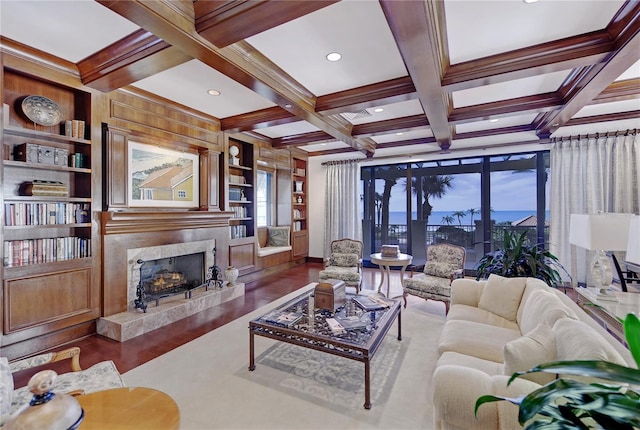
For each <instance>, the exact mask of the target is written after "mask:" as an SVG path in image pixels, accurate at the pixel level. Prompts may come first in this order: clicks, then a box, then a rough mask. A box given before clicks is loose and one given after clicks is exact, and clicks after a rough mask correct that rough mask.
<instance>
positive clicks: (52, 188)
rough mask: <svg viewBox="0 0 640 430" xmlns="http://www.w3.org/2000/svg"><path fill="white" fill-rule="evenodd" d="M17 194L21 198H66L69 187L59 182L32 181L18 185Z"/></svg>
mask: <svg viewBox="0 0 640 430" xmlns="http://www.w3.org/2000/svg"><path fill="white" fill-rule="evenodd" d="M18 193H19V194H20V195H21V196H40V197H66V196H68V195H69V186H68V185H67V184H64V183H62V182H60V181H41V180H36V179H34V180H33V181H27V182H23V183H21V184H20V186H19V187H18Z"/></svg>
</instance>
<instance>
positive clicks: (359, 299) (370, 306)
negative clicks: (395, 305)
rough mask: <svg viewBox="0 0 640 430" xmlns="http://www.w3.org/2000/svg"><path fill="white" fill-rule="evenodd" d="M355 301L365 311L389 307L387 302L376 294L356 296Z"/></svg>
mask: <svg viewBox="0 0 640 430" xmlns="http://www.w3.org/2000/svg"><path fill="white" fill-rule="evenodd" d="M353 301H354V302H356V304H357V305H358V306H359V307H360V308H361V309H363V310H365V311H378V310H381V309H386V308H388V307H389V304H388V303H387V302H385V301H384V300H383V299H381V298H379V297H376V296H355V297H354V298H353Z"/></svg>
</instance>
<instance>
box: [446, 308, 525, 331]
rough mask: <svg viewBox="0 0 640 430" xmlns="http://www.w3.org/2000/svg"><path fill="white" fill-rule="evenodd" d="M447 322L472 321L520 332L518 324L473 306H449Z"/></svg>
mask: <svg viewBox="0 0 640 430" xmlns="http://www.w3.org/2000/svg"><path fill="white" fill-rule="evenodd" d="M449 320H463V321H473V322H477V323H482V324H489V325H494V326H496V327H504V328H508V329H511V330H517V331H520V329H519V328H518V324H516V323H515V322H512V321H508V320H506V319H504V318H502V317H501V316H499V315H496V314H494V313H491V312H489V311H485V310H484V309H479V308H477V307H475V306H468V305H462V304H457V305H453V306H451V308H450V309H449V313H448V314H447V321H449Z"/></svg>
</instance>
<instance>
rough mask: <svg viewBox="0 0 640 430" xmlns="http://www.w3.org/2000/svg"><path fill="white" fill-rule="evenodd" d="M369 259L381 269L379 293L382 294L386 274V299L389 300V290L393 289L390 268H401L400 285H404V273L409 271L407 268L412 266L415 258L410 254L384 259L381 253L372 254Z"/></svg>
mask: <svg viewBox="0 0 640 430" xmlns="http://www.w3.org/2000/svg"><path fill="white" fill-rule="evenodd" d="M369 258H371V262H372V263H373V264H377V265H378V266H379V267H380V274H381V277H380V284H378V293H381V294H382V292H381V291H380V290H381V289H382V284H384V281H385V273H386V275H387V276H386V280H387V295H386V297H387V298H389V290H390V288H391V271H390V267H401V269H400V284H402V280H403V279H404V272H405V270H406V269H407V266H408V265H410V264H411V261H412V260H413V256H411V255H409V254H402V253H400V254H398V256H397V257H383V256H382V254H381V253H379V252H378V253H375V254H371V255H370V256H369Z"/></svg>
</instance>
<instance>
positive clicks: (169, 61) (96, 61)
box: [77, 29, 191, 93]
mask: <svg viewBox="0 0 640 430" xmlns="http://www.w3.org/2000/svg"><path fill="white" fill-rule="evenodd" d="M189 60H191V57H189V56H187V55H185V54H184V53H183V52H182V51H181V50H179V49H177V48H174V47H172V46H171V45H169V44H168V43H167V42H165V41H164V40H162V39H160V38H158V37H157V36H155V35H153V34H151V33H149V32H148V31H145V30H142V29H140V30H137V31H135V32H133V33H131V34H130V35H128V36H126V37H124V38H122V39H120V40H119V41H117V42H115V43H113V44H111V45H110V46H108V47H106V48H104V49H102V50H100V51H98V52H96V53H95V54H93V55H91V56H89V57H87V58H85V59H84V60H82V61H80V62H78V64H77V66H78V71H79V72H80V76H81V79H82V83H83V84H85V85H87V86H88V87H91V88H95V89H97V90H100V91H103V92H105V93H106V92H109V91H114V90H116V89H118V88H122V87H124V86H127V85H129V84H131V83H133V82H136V81H139V80H141V79H144V78H147V77H149V76H152V75H155V74H156V73H159V72H162V71H164V70H166V69H169V68H171V67H175V66H177V65H180V64H182V63H185V62H187V61H189Z"/></svg>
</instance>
